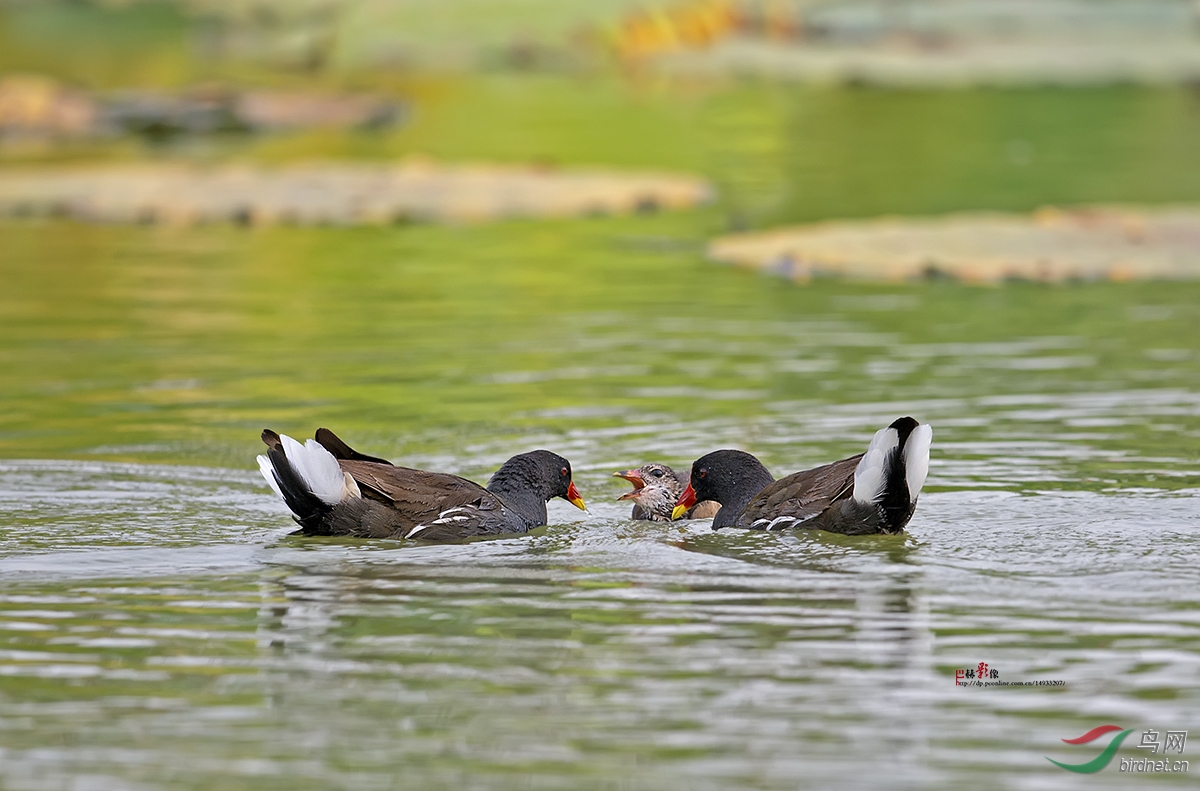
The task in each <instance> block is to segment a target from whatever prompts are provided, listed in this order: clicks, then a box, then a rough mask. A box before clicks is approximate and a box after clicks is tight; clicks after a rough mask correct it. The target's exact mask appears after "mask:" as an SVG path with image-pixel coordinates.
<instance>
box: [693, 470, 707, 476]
mask: <svg viewBox="0 0 1200 791" xmlns="http://www.w3.org/2000/svg"><path fill="white" fill-rule="evenodd" d="M696 474H697V475H698V476H699V477H701V478H703V477H704V476H705V475H708V470H700V472H698V473H696Z"/></svg>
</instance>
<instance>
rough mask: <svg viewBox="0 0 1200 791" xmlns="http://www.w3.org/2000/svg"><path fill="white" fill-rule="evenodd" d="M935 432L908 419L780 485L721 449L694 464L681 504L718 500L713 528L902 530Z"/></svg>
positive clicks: (745, 456)
mask: <svg viewBox="0 0 1200 791" xmlns="http://www.w3.org/2000/svg"><path fill="white" fill-rule="evenodd" d="M932 443H933V428H932V427H931V426H929V425H921V424H920V423H918V422H917V421H916V420H913V419H912V418H911V417H902V418H900V419H898V420H896V421H895V422H893V423H892V424H891V425H890V426H888V427H887V428H884V429H880V430H879V431H877V432H876V433H875V436H874V438H872V440H871V444H870V445H869V446H868V447H867V450H866V452H865V453H861V454H859V455H857V456H851V457H850V458H848V459H842V460H841V461H835V462H833V463H832V464H826V465H825V466H823V467H817V468H816V469H812V470H805V471H804V472H797V473H793V474H791V475H789V476H787V477H786V478H780V479H779V480H778V481H777V480H775V479H774V478H772V477H771V473H769V472H767V468H766V467H764V466H763V465H762V463H761V462H759V460H758V459H756V458H754V457H753V456H751V455H750V454H749V453H744V452H743V451H740V450H716V451H713V452H712V453H709V454H708V455H706V456H702V457H700V458H699V459H697V460H696V461H695V462H694V463H693V464H692V476H691V482H690V483H689V484H688V486H687V488H686V489H684V490H683V493H682V494H680V495H679V499H678V501H677V502H676V506H675V512H676V513H683V512H684V511H686V510H687V509H688V508H690V507H691V506H692V504H693V503H695V502H696V501H697V500H701V499H704V500H716V501H717V502H719V503H721V510H720V511H718V512H717V515H716V517H715V518H714V519H713V529H714V530H719V529H721V528H722V527H742V528H747V529H750V530H776V529H784V528H791V527H804V528H807V529H811V530H828V531H829V532H831V533H843V534H845V535H864V534H868V533H899V532H900V531H901V530H903V529H904V526H905V525H907V524H908V520H909V519H911V518H912V515H913V511H914V510H916V507H917V496H918V495H920V493H921V487H922V486H924V485H925V476H926V474H927V473H928V472H929V447H930V445H931V444H932Z"/></svg>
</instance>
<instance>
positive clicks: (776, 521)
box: [766, 516, 798, 533]
mask: <svg viewBox="0 0 1200 791" xmlns="http://www.w3.org/2000/svg"><path fill="white" fill-rule="evenodd" d="M785 521H786V522H792V523H795V522H797V521H798V520H797V519H796V517H794V516H777V517H775V518H774V519H772V520H771V524H769V525H767V528H766V530H767V532H768V533H770V532H771V531H772V530H774V529H775V525H777V524H779V523H780V522H785Z"/></svg>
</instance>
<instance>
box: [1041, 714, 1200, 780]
mask: <svg viewBox="0 0 1200 791" xmlns="http://www.w3.org/2000/svg"><path fill="white" fill-rule="evenodd" d="M1133 730H1134V729H1133V728H1129V729H1125V728H1122V727H1121V726H1119V725H1101V726H1099V727H1096V728H1092V729H1091V730H1090V731H1088V732H1087V733H1085V734H1083V735H1082V736H1077V737H1075V738H1074V739H1063V741H1064V742H1066V743H1067V744H1090V743H1091V742H1094V741H1096V740H1097V739H1099V738H1100V737H1102V736H1107V735H1108V734H1110V733H1113V732H1116V731H1119V733H1117V735H1116V736H1114V737H1113V738H1112V739H1111V740H1110V741H1109V743H1108V746H1107V747H1105V748H1104V749H1103V750H1101V751H1100V754H1099V755H1097V756H1096V757H1095V758H1093V759H1092V760H1090V761H1085V762H1083V763H1079V764H1066V763H1063V762H1062V761H1056V760H1054V759H1053V758H1051V757H1050V756H1048V755H1047V756H1045V758H1046V760H1047V761H1049V762H1050V763H1052V764H1054V765H1055V766H1059V767H1062V768H1063V769H1066V770H1067V771H1068V772H1076V773H1078V774H1092V773H1094V772H1099V771H1100V770H1101V769H1103V768H1104V767H1106V766H1108V765H1109V763H1110V762H1111V761H1112V759H1113V756H1115V755H1116V754H1117V750H1118V749H1119V748H1120V747H1121V742H1123V741H1125V737H1127V736H1128V735H1129V734H1131V733H1133ZM1160 735H1161V734H1160V733H1159V732H1158V731H1154V730H1145V731H1142V742H1141V744H1138V745H1137V749H1139V750H1149V751H1150V753H1151V754H1152V755H1157V754H1158V751H1159V748H1162V751H1163V755H1164V756H1165V755H1166V753H1167V752H1175V753H1178V754H1180V755H1182V754H1183V747H1184V744H1186V742H1187V731H1167V732H1166V739H1165V740H1163V741H1159V736H1160ZM1187 770H1188V762H1187V761H1172V760H1166V759H1165V758H1164V759H1163V760H1155V759H1153V758H1122V759H1121V763H1120V765H1119V769H1118V770H1117V771H1120V772H1186V771H1187Z"/></svg>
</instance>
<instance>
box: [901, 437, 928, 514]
mask: <svg viewBox="0 0 1200 791" xmlns="http://www.w3.org/2000/svg"><path fill="white" fill-rule="evenodd" d="M932 444H933V426H931V425H929V424H928V423H925V424H922V425H920V426H917V427H916V428H914V429H913V431H912V433H911V434H909V435H908V441H907V442H905V443H904V480H905V482H906V483H907V484H908V496H909V497H911V498H912V500H913V502H914V503H915V502H916V501H917V495H918V494H920V493H921V487H922V486H924V485H925V476H926V475H928V474H929V446H930V445H932Z"/></svg>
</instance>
